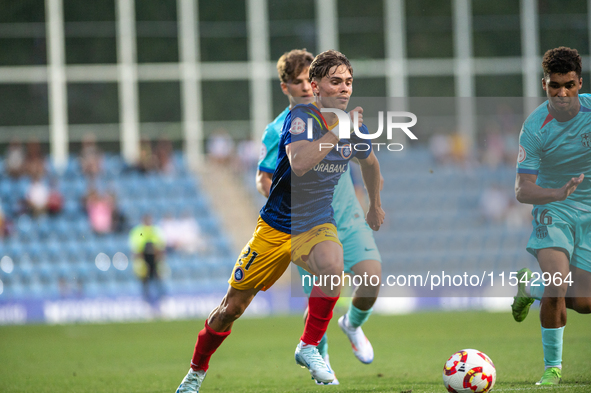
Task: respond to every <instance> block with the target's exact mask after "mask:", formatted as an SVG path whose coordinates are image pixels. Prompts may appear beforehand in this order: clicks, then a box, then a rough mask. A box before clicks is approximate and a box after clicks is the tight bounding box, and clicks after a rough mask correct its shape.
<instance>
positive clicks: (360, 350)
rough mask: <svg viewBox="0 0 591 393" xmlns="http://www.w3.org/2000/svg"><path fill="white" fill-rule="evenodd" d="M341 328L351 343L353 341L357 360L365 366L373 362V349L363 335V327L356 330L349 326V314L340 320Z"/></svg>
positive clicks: (352, 345)
mask: <svg viewBox="0 0 591 393" xmlns="http://www.w3.org/2000/svg"><path fill="white" fill-rule="evenodd" d="M339 326H340V327H341V330H342V331H343V333H345V334H346V335H347V337H348V338H349V341H351V347H352V348H353V353H354V354H355V356H356V357H357V359H359V361H360V362H361V363H365V364H369V363H371V362H373V347H372V346H371V343H370V342H369V340H368V339H367V337H365V334H363V330H362V329H361V327H356V328H354V327H351V326H349V319H348V318H347V314H345V315H343V316H342V317H340V318H339Z"/></svg>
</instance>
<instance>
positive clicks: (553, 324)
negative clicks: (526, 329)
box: [536, 248, 569, 385]
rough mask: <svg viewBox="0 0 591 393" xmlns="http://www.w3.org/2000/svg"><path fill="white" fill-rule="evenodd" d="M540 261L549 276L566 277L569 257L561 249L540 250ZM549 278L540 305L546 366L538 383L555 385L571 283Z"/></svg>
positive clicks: (558, 377)
mask: <svg viewBox="0 0 591 393" xmlns="http://www.w3.org/2000/svg"><path fill="white" fill-rule="evenodd" d="M537 254H538V255H537V256H538V263H539V264H540V268H541V269H542V272H544V273H550V277H555V275H559V276H560V277H561V278H562V279H564V278H565V277H566V276H567V275H568V272H569V260H568V257H567V255H566V253H565V251H563V250H562V249H558V248H544V249H541V250H538V253H537ZM554 281H555V280H550V283H549V285H547V286H546V287H545V288H544V297H543V298H542V302H541V306H540V322H541V324H542V346H543V348H544V363H545V366H546V370H545V371H544V375H542V379H540V381H539V382H537V383H536V385H556V384H558V383H559V382H560V380H561V378H562V371H561V370H562V335H563V332H564V327H565V325H566V301H565V296H566V293H567V290H568V284H567V283H566V282H564V281H561V282H560V283H557V282H554ZM556 284H559V285H556Z"/></svg>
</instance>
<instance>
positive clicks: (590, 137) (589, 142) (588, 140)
mask: <svg viewBox="0 0 591 393" xmlns="http://www.w3.org/2000/svg"><path fill="white" fill-rule="evenodd" d="M581 138H582V139H581V144H582V145H583V146H585V147H591V133H589V132H586V133H584V134H583V135H581Z"/></svg>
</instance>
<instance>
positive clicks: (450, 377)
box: [443, 349, 497, 393]
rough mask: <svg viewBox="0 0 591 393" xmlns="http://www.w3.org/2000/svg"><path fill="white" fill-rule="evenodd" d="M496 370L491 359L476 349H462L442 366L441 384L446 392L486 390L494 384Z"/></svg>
mask: <svg viewBox="0 0 591 393" xmlns="http://www.w3.org/2000/svg"><path fill="white" fill-rule="evenodd" d="M496 379H497V371H496V370H495V365H494V364H493V362H492V360H490V358H489V357H488V356H486V354H484V353H482V352H480V351H478V350H476V349H462V350H461V351H458V352H456V353H454V354H453V355H451V356H450V358H449V359H447V362H445V365H444V366H443V384H444V385H445V387H446V388H447V391H448V392H452V393H461V392H466V393H468V392H470V393H475V392H481V393H485V392H488V391H489V390H491V389H492V388H493V386H494V385H495V380H496Z"/></svg>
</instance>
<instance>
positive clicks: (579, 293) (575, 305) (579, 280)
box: [565, 265, 591, 314]
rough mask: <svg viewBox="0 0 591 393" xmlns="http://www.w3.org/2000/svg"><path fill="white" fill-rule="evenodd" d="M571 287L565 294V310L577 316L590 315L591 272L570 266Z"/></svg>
mask: <svg viewBox="0 0 591 393" xmlns="http://www.w3.org/2000/svg"><path fill="white" fill-rule="evenodd" d="M570 271H571V277H572V281H573V285H572V287H569V288H568V291H567V292H566V299H565V302H566V308H570V309H571V310H575V311H576V312H578V313H579V314H591V272H588V271H586V270H583V269H579V268H578V267H576V266H572V265H571V266H570Z"/></svg>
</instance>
